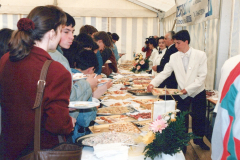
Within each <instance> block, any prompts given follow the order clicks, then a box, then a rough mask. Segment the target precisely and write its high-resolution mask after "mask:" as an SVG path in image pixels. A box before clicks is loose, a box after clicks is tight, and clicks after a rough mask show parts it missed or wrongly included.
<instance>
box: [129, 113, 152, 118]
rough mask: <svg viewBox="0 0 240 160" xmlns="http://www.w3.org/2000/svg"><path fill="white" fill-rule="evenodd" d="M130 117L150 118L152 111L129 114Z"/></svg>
mask: <svg viewBox="0 0 240 160" xmlns="http://www.w3.org/2000/svg"><path fill="white" fill-rule="evenodd" d="M129 116H130V117H133V118H135V119H139V118H142V119H150V118H151V112H148V113H138V114H135V115H134V114H129Z"/></svg>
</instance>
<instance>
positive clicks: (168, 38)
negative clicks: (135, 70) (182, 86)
mask: <svg viewBox="0 0 240 160" xmlns="http://www.w3.org/2000/svg"><path fill="white" fill-rule="evenodd" d="M174 34H175V32H174V31H169V32H168V33H167V34H166V35H165V36H164V42H165V45H166V46H168V47H167V51H166V53H165V54H164V55H163V58H162V59H161V61H160V65H156V66H153V67H152V69H153V70H154V71H157V72H158V73H160V72H161V71H163V69H164V66H165V64H166V63H168V62H169V59H170V56H171V55H172V54H173V53H176V52H178V50H177V48H176V47H175V44H174V43H173V39H172V36H173V35H174ZM165 86H166V87H167V88H177V81H176V77H175V74H174V72H172V74H171V76H170V77H168V78H167V79H166V80H164V81H163V82H162V83H161V84H160V86H159V88H164V87H165Z"/></svg>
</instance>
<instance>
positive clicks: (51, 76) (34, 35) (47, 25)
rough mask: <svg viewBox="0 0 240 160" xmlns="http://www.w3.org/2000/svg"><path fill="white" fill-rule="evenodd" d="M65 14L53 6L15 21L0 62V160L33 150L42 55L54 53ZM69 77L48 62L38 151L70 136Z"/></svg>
mask: <svg viewBox="0 0 240 160" xmlns="http://www.w3.org/2000/svg"><path fill="white" fill-rule="evenodd" d="M65 23H66V15H65V13H64V12H63V11H62V10H61V9H60V8H58V7H56V6H38V7H36V8H34V9H33V10H32V11H31V12H30V13H29V15H28V16H27V18H22V19H20V20H19V21H18V23H17V27H18V30H17V31H15V32H14V33H13V35H12V38H11V40H10V43H9V53H6V54H4V55H3V57H2V59H1V61H0V89H1V106H2V134H1V136H0V152H1V153H0V159H17V158H19V157H20V156H22V155H25V154H27V153H28V152H29V151H32V150H33V139H34V119H35V110H33V109H32V108H33V105H34V102H35V98H36V91H37V83H38V80H39V77H40V72H41V69H42V67H43V64H44V62H45V61H46V60H51V57H50V55H49V54H48V53H47V50H51V49H56V47H57V45H58V43H59V41H60V37H61V34H60V33H61V29H62V25H64V24H65ZM70 91H71V75H70V73H69V72H68V71H67V70H66V69H65V68H64V67H63V66H62V65H61V64H60V63H58V62H55V61H53V62H52V63H51V65H50V67H49V70H48V73H47V76H46V85H45V90H44V95H43V99H42V106H41V109H42V116H41V136H40V137H41V148H42V149H48V148H52V147H53V146H55V145H57V144H58V143H59V141H58V135H63V136H66V135H68V134H70V133H71V131H72V129H73V126H74V124H75V120H74V119H73V118H71V117H70V116H69V110H68V104H69V97H70Z"/></svg>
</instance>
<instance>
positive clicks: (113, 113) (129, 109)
mask: <svg viewBox="0 0 240 160" xmlns="http://www.w3.org/2000/svg"><path fill="white" fill-rule="evenodd" d="M111 108H114V107H103V108H99V109H98V111H101V110H104V109H111ZM116 108H121V107H116ZM122 109H123V110H126V109H127V110H128V112H119V113H117V112H112V113H110V112H102V113H100V112H97V115H102V116H103V115H108V116H109V115H121V114H126V113H132V112H136V109H134V108H133V107H131V106H123V108H122ZM111 110H112V109H111ZM117 111H119V110H117Z"/></svg>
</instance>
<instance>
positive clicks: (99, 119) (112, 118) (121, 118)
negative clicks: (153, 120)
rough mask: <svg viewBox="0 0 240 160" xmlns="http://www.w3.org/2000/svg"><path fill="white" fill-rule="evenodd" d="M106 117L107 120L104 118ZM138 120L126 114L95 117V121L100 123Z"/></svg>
mask: <svg viewBox="0 0 240 160" xmlns="http://www.w3.org/2000/svg"><path fill="white" fill-rule="evenodd" d="M102 119H106V120H102ZM132 121H136V119H134V118H131V117H129V116H126V115H112V116H98V117H97V118H96V119H95V122H96V123H98V124H109V123H119V122H132Z"/></svg>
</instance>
